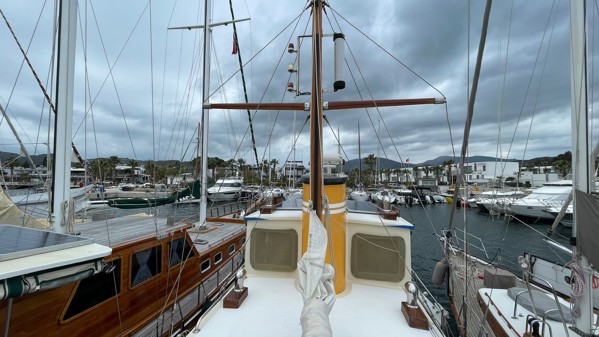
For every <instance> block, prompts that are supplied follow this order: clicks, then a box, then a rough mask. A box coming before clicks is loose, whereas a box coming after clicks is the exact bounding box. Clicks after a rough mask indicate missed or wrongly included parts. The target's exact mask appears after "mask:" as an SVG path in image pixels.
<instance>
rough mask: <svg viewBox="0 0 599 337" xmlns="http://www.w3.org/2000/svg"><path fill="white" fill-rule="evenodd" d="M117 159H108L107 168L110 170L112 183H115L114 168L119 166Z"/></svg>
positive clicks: (113, 157) (114, 157)
mask: <svg viewBox="0 0 599 337" xmlns="http://www.w3.org/2000/svg"><path fill="white" fill-rule="evenodd" d="M119 162H120V160H119V157H117V156H110V158H108V167H109V168H110V173H111V175H112V183H115V182H116V167H117V166H118V165H119Z"/></svg>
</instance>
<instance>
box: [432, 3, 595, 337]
mask: <svg viewBox="0 0 599 337" xmlns="http://www.w3.org/2000/svg"><path fill="white" fill-rule="evenodd" d="M487 10H488V11H490V5H489V3H487ZM585 15H586V14H585V11H584V2H581V1H571V2H570V21H571V23H570V24H571V42H570V43H571V55H572V60H571V62H572V63H571V71H572V76H571V90H572V96H571V100H572V105H571V106H572V147H573V151H572V152H573V161H572V163H573V169H572V171H573V181H572V189H573V190H574V191H575V193H574V212H573V215H574V216H573V231H572V233H573V237H572V238H571V239H570V242H571V243H573V244H574V246H573V249H572V250H569V249H568V248H566V247H561V246H558V245H557V244H555V243H553V242H551V241H547V243H551V244H552V245H554V246H555V247H556V248H559V249H561V250H566V251H568V250H569V251H570V253H571V256H572V260H571V262H570V263H568V264H567V265H566V266H563V265H558V264H556V263H553V262H551V261H548V260H545V259H542V258H541V257H537V256H534V255H531V254H524V255H523V256H520V257H519V258H518V265H519V266H520V268H521V274H522V276H519V275H518V274H520V273H516V272H512V271H510V270H507V269H504V268H501V267H499V266H497V265H496V263H491V262H488V261H486V260H485V259H481V258H478V257H475V256H474V255H473V254H472V253H471V252H470V248H468V247H469V246H468V244H466V243H465V244H464V247H465V248H460V247H459V246H458V244H457V242H456V239H455V237H454V236H453V235H452V232H451V231H448V232H446V235H445V237H444V238H443V240H444V242H445V244H446V253H445V258H444V260H442V261H440V262H439V263H438V264H437V266H436V268H435V273H434V274H433V281H434V283H435V284H439V285H440V284H442V283H443V282H444V281H445V280H447V286H448V293H449V296H450V300H451V302H452V310H453V313H454V316H455V318H456V320H457V321H458V326H459V328H460V334H461V335H462V336H469V337H470V336H481V335H482V336H574V335H576V336H595V335H596V332H597V328H598V325H597V323H598V321H597V319H598V316H597V314H595V313H594V310H596V309H594V308H597V303H598V302H597V301H598V300H599V296H598V295H599V293H598V291H597V288H598V287H599V278H598V276H597V272H596V269H595V267H594V266H597V264H598V263H599V260H597V257H599V245H598V244H597V240H596V239H595V238H596V234H595V229H593V227H594V225H595V224H596V219H597V216H598V214H599V199H598V198H597V196H596V195H594V194H593V193H592V192H593V191H592V189H591V187H593V186H595V184H594V182H593V181H592V180H593V179H592V178H591V175H589V172H592V169H591V168H592V167H594V165H590V164H589V163H590V162H593V161H594V159H595V158H594V157H593V156H589V155H588V152H589V151H588V149H589V147H588V139H587V137H588V133H587V119H588V116H587V98H586V83H587V82H586V65H585V61H584V60H585V59H586V58H585V53H586V50H585V43H584V36H585V34H584V32H585V27H586V24H585ZM481 41H483V38H481ZM471 99H472V100H473V98H471ZM471 106H472V105H470V107H471ZM471 110H472V109H470V111H469V113H470V114H471ZM467 128H468V125H467ZM467 138H468V137H465V145H467ZM466 147H467V146H466ZM462 151H463V152H462V157H464V151H465V149H462ZM595 156H596V155H595Z"/></svg>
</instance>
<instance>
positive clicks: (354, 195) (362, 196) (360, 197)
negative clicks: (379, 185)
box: [349, 121, 368, 201]
mask: <svg viewBox="0 0 599 337" xmlns="http://www.w3.org/2000/svg"><path fill="white" fill-rule="evenodd" d="M349 198H350V199H352V200H356V201H367V200H368V193H366V191H364V185H363V184H362V155H361V151H360V121H358V186H357V189H354V190H353V191H351V193H350V194H349Z"/></svg>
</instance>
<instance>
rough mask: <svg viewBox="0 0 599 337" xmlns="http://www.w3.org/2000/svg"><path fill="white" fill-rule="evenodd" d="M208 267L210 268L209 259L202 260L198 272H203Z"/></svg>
mask: <svg viewBox="0 0 599 337" xmlns="http://www.w3.org/2000/svg"><path fill="white" fill-rule="evenodd" d="M208 269H210V259H208V260H204V262H202V264H201V265H200V272H202V273H203V272H205V271H207V270H208Z"/></svg>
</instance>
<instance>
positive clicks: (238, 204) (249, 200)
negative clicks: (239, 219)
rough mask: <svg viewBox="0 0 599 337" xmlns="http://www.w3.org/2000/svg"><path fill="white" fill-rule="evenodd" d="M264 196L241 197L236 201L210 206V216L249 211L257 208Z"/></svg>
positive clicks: (216, 216) (208, 211) (215, 216)
mask: <svg viewBox="0 0 599 337" xmlns="http://www.w3.org/2000/svg"><path fill="white" fill-rule="evenodd" d="M261 203H262V198H260V197H258V196H250V197H244V198H239V199H238V200H237V201H235V202H230V203H226V204H221V205H215V206H212V207H210V208H208V210H207V213H208V217H209V218H219V217H224V216H230V215H233V216H235V215H239V214H240V213H241V212H246V213H247V212H248V211H251V210H252V209H256V208H257V207H259V205H261Z"/></svg>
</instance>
